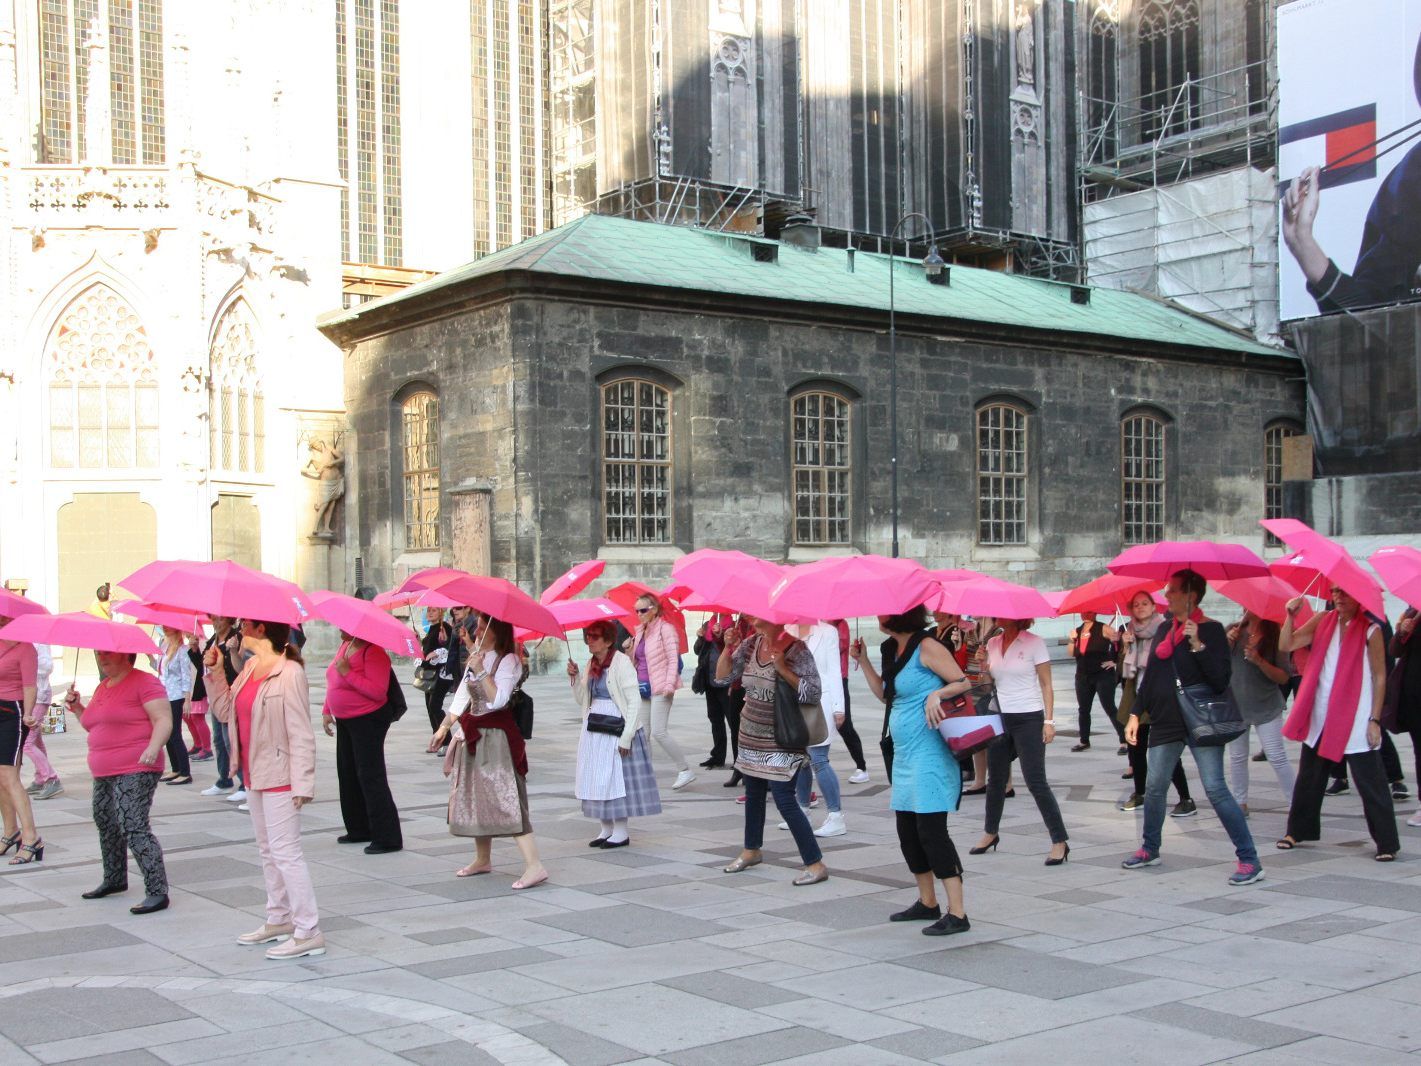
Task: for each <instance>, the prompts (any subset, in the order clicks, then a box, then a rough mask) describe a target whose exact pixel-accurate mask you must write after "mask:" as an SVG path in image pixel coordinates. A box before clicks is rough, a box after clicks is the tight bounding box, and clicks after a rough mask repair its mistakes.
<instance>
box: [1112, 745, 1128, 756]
mask: <svg viewBox="0 0 1421 1066" xmlns="http://www.w3.org/2000/svg"><path fill="white" fill-rule="evenodd" d="M1115 754H1116V755H1129V754H1130V745H1128V744H1121V745H1120V746H1119V747H1118V748H1116V749H1115Z"/></svg>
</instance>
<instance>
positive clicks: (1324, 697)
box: [1307, 625, 1377, 755]
mask: <svg viewBox="0 0 1421 1066" xmlns="http://www.w3.org/2000/svg"><path fill="white" fill-rule="evenodd" d="M1345 628H1346V627H1345V626H1342V625H1339V626H1337V628H1336V629H1334V630H1333V631H1332V642H1331V643H1330V644H1328V646H1327V652H1326V654H1325V655H1324V656H1323V660H1322V673H1320V674H1318V676H1317V695H1316V696H1315V697H1314V698H1313V701H1312V726H1311V728H1309V729H1308V739H1307V744H1308V747H1310V748H1316V747H1317V743H1318V741H1319V740H1321V739H1322V727H1323V726H1324V725H1325V724H1326V723H1327V705H1328V702H1329V701H1330V699H1331V697H1332V682H1333V681H1335V680H1336V678H1337V661H1338V659H1339V658H1340V657H1341V655H1342V634H1343V631H1344V630H1345ZM1376 631H1377V627H1376V626H1375V625H1370V626H1368V627H1367V640H1368V641H1370V640H1371V639H1372V634H1373V633H1375V632H1376ZM1312 653H1313V654H1314V655H1316V654H1317V649H1316V648H1314V649H1313V652H1312ZM1363 654H1364V655H1365V654H1366V653H1365V650H1364V652H1363ZM1371 717H1372V667H1371V663H1370V662H1369V661H1368V660H1366V659H1363V660H1362V691H1361V693H1360V695H1359V696H1358V697H1357V709H1356V711H1355V713H1354V714H1353V716H1352V732H1351V733H1350V734H1348V736H1347V749H1346V754H1348V755H1361V754H1362V753H1363V752H1368V751H1371V750H1372V746H1371V745H1370V744H1368V743H1367V723H1368V722H1369V721H1370V720H1371Z"/></svg>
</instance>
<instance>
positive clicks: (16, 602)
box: [0, 588, 49, 618]
mask: <svg viewBox="0 0 1421 1066" xmlns="http://www.w3.org/2000/svg"><path fill="white" fill-rule="evenodd" d="M24 614H49V610H48V609H47V608H46V607H45V606H44V604H42V603H36V602H35V601H34V600H32V599H30V598H29V597H27V596H21V595H19V594H18V593H15V592H11V591H10V590H9V589H7V588H0V618H19V617H20V616H21V615H24Z"/></svg>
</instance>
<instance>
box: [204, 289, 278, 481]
mask: <svg viewBox="0 0 1421 1066" xmlns="http://www.w3.org/2000/svg"><path fill="white" fill-rule="evenodd" d="M256 336H257V333H256V327H255V323H254V321H253V319H252V312H251V308H250V307H248V306H247V302H246V301H245V300H236V301H235V302H233V304H232V305H231V306H230V307H228V308H227V310H226V311H224V312H223V313H222V317H221V319H219V320H218V323H217V328H216V329H215V330H214V331H213V336H212V351H211V353H210V359H209V372H208V390H209V406H208V411H209V418H210V427H211V441H212V445H211V448H212V450H211V466H212V469H213V471H215V472H218V473H220V474H226V475H229V476H232V475H237V476H241V475H250V474H263V473H265V472H266V399H265V397H264V396H263V395H262V382H261V374H260V371H259V369H258V364H257V340H256Z"/></svg>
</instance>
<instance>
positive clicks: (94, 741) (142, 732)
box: [79, 670, 168, 777]
mask: <svg viewBox="0 0 1421 1066" xmlns="http://www.w3.org/2000/svg"><path fill="white" fill-rule="evenodd" d="M154 700H157V701H158V702H159V703H161V704H162V705H163V709H164V712H165V713H167V709H168V693H167V691H166V690H165V689H164V688H163V682H161V681H159V680H158V679H157V678H156V677H154V676H153V675H152V674H150V673H148V672H147V671H146V670H130V671H129V672H128V675H127V676H126V677H125V678H124V679H123V680H122V681H120V682H119V683H118V684H116V685H110V684H109V683H108V682H107V681H100V682H99V687H98V688H96V689H95V690H94V694H93V696H91V697H90V698H89V704H88V706H86V707H85V708H84V713H83V714H82V715H81V716H80V718H79V724H80V725H81V726H83V727H84V729H85V731H86V732H87V733H88V734H89V772H90V773H91V774H93V775H94V776H95V777H118V776H119V775H120V774H161V773H162V772H163V749H162V748H161V747H160V748H159V749H158V761H157V762H155V763H153V765H151V766H145V765H144V764H143V763H141V762H139V761H138V756H140V755H142V754H143V749H144V748H146V747H148V742H149V741H150V740H151V739H152V738H153V722H152V720H151V719H149V717H148V712H147V711H145V710H144V709H143V705H144V704H145V703H152V702H153V701H154Z"/></svg>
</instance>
